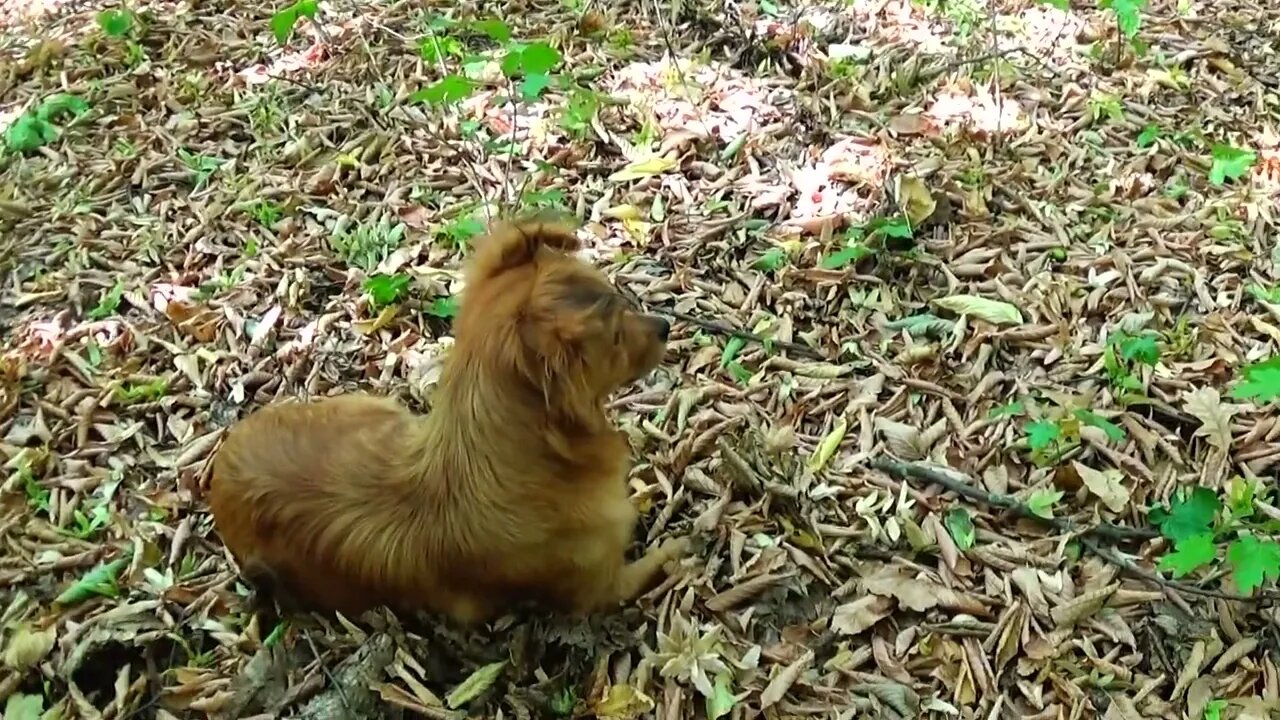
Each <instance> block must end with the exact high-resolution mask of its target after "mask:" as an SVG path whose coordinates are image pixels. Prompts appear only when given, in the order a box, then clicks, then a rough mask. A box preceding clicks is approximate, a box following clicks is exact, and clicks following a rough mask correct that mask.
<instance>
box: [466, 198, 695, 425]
mask: <svg viewBox="0 0 1280 720" xmlns="http://www.w3.org/2000/svg"><path fill="white" fill-rule="evenodd" d="M578 248H579V243H578V240H577V237H576V236H575V235H574V231H573V229H572V228H571V227H569V226H567V225H563V224H560V223H555V222H549V221H542V220H537V219H533V220H522V221H516V222H510V223H503V224H501V225H499V226H497V227H495V228H493V229H492V230H491V231H490V233H489V234H488V235H487V236H486V237H484V238H482V239H480V240H478V241H477V243H476V253H475V256H474V257H473V258H472V259H471V262H470V265H469V267H468V270H467V274H466V280H467V286H466V290H465V291H464V295H463V301H462V304H461V307H460V308H459V314H458V318H457V322H456V323H455V337H456V340H457V348H456V349H458V350H463V349H464V348H465V349H466V350H467V351H469V352H471V353H473V358H474V360H476V361H481V362H483V361H485V360H490V361H494V362H498V363H501V364H502V365H503V366H505V367H507V368H510V369H512V370H514V371H515V372H516V373H518V374H520V375H521V376H523V377H524V378H526V379H527V380H529V381H531V382H533V383H534V384H535V385H537V386H538V387H539V388H540V389H541V390H542V391H543V392H544V393H548V395H547V399H548V400H549V401H553V398H552V397H551V395H550V393H552V392H554V393H556V394H560V393H566V392H568V393H573V394H574V395H575V396H577V397H578V399H580V400H584V401H585V400H587V399H588V398H589V399H590V400H591V401H593V402H598V401H600V400H603V399H604V398H605V397H606V396H607V395H608V394H609V393H611V392H613V391H614V390H616V389H618V388H619V387H621V386H623V385H626V384H628V383H630V382H633V381H635V380H638V379H640V378H641V377H644V376H645V375H646V374H648V373H649V372H650V371H651V370H653V369H654V368H655V367H657V365H658V364H659V363H660V362H661V361H662V357H663V355H664V354H665V352H666V347H667V333H668V332H669V331H670V325H669V324H668V323H667V321H666V320H664V319H662V318H660V317H657V316H655V315H648V314H645V313H643V312H641V311H640V309H639V308H637V307H635V306H634V305H632V303H631V302H630V301H628V300H627V299H626V298H624V297H623V296H622V295H620V294H619V293H618V291H617V289H616V288H615V287H614V286H613V284H612V283H610V282H609V280H608V278H606V277H605V275H604V273H602V272H600V271H599V270H598V269H596V268H594V267H592V266H591V265H589V264H587V263H586V262H584V261H582V260H581V259H579V258H577V257H575V256H574V255H573V254H572V253H573V252H574V251H576V250H577V249H578ZM475 355H478V356H479V357H474V356H475ZM564 399H565V400H567V398H564Z"/></svg>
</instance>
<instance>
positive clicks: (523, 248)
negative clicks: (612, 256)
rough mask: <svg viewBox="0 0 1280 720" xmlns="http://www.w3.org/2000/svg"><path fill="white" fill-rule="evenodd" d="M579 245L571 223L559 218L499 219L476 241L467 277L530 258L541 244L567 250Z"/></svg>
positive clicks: (488, 274)
mask: <svg viewBox="0 0 1280 720" xmlns="http://www.w3.org/2000/svg"><path fill="white" fill-rule="evenodd" d="M581 247H582V243H581V241H579V240H578V236H577V234H576V232H575V229H574V227H573V226H572V225H570V224H569V223H567V222H565V221H563V220H556V219H551V218H548V217H542V216H531V217H525V218H520V219H516V220H504V221H500V222H497V223H495V224H494V225H493V226H492V227H491V228H490V229H489V233H488V234H487V235H485V236H484V237H483V238H480V239H479V240H477V241H476V253H475V255H474V256H473V257H472V258H471V268H470V272H469V273H468V276H469V281H477V280H483V279H485V278H488V277H492V276H494V275H496V274H498V273H500V272H502V271H504V270H509V269H511V268H513V267H519V266H520V265H524V264H526V263H530V262H533V259H534V258H535V257H537V255H538V252H539V251H540V250H541V249H542V248H546V249H548V250H553V251H556V252H564V253H569V252H574V251H576V250H578V249H579V248H581Z"/></svg>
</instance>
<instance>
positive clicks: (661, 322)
mask: <svg viewBox="0 0 1280 720" xmlns="http://www.w3.org/2000/svg"><path fill="white" fill-rule="evenodd" d="M653 324H654V327H655V329H656V331H657V333H658V338H659V339H660V340H662V341H663V342H666V341H667V337H668V336H670V335H671V323H669V322H667V320H666V319H665V318H660V317H655V318H654V319H653Z"/></svg>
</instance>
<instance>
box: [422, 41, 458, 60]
mask: <svg viewBox="0 0 1280 720" xmlns="http://www.w3.org/2000/svg"><path fill="white" fill-rule="evenodd" d="M464 54H466V48H464V47H463V45H462V42H461V41H459V40H457V39H456V38H451V37H438V36H435V35H428V36H427V37H424V38H422V42H420V43H418V55H419V56H420V57H421V58H422V59H423V60H425V61H427V62H429V63H436V62H440V61H441V60H443V59H445V58H447V57H462V56H463V55H464Z"/></svg>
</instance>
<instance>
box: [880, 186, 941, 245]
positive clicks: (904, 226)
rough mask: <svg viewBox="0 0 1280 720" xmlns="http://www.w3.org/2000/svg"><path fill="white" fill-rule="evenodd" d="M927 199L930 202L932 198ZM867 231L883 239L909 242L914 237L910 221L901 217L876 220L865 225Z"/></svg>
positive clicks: (895, 216)
mask: <svg viewBox="0 0 1280 720" xmlns="http://www.w3.org/2000/svg"><path fill="white" fill-rule="evenodd" d="M925 192H926V193H927V192H928V190H925ZM929 199H930V200H932V199H933V196H932V195H930V196H929ZM929 212H930V213H932V212H933V211H932V210H930V211H929ZM867 231H868V232H870V233H873V234H879V235H883V236H884V237H891V238H899V239H903V240H910V239H911V238H912V237H914V233H913V232H912V230H911V221H910V220H908V219H907V218H906V217H904V216H902V215H894V216H892V217H880V218H876V219H875V220H872V221H871V222H870V223H868V224H867Z"/></svg>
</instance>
